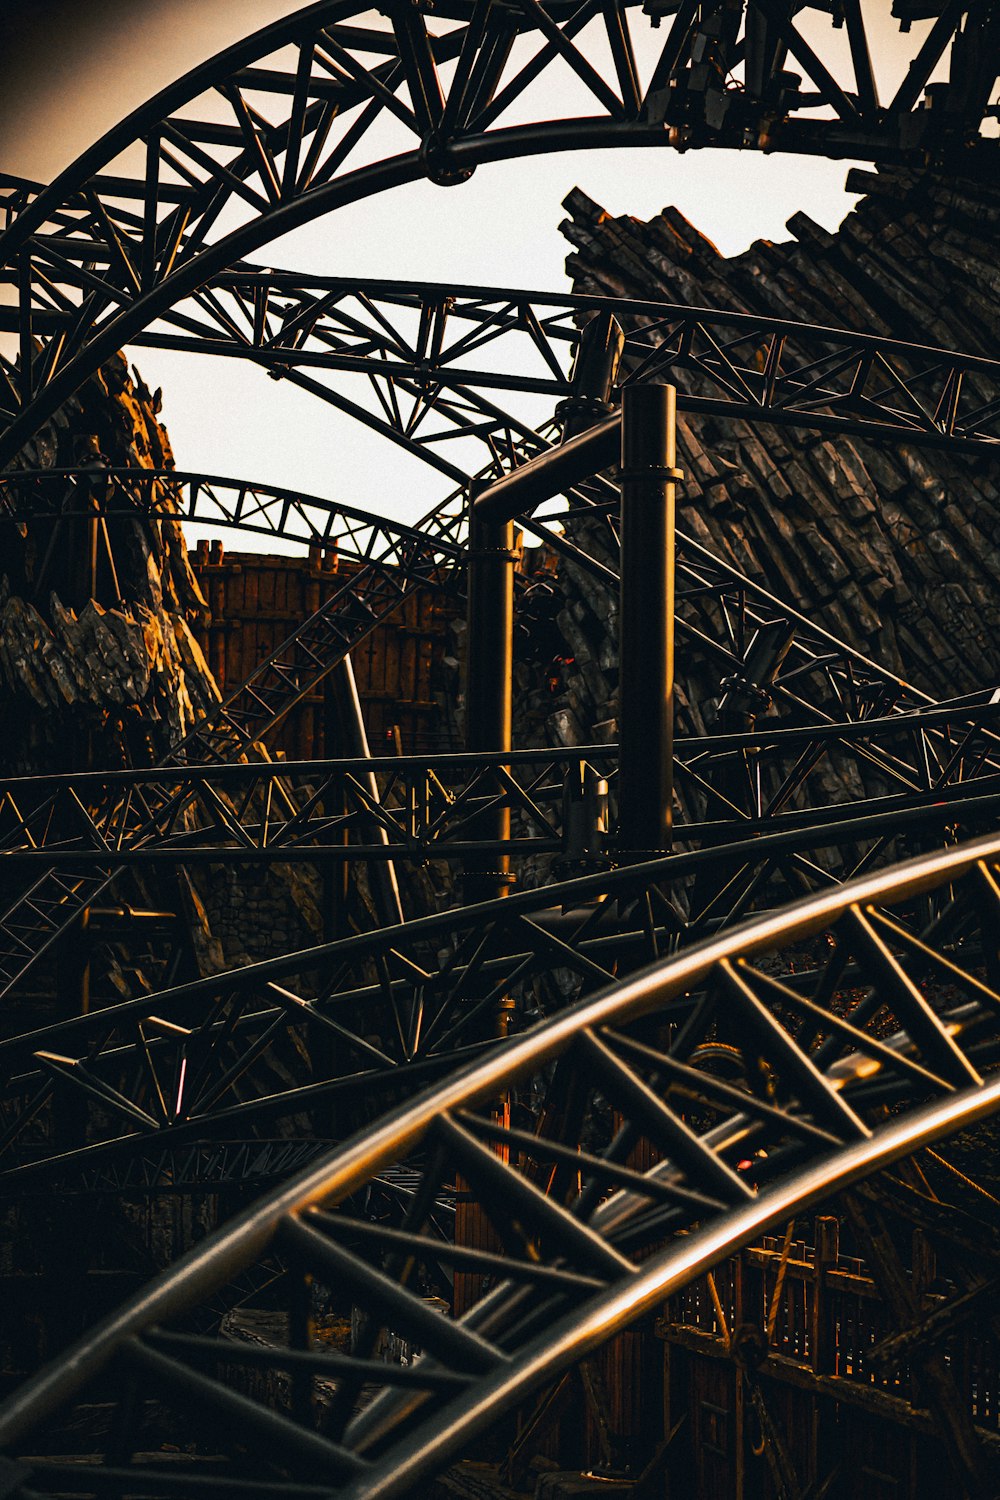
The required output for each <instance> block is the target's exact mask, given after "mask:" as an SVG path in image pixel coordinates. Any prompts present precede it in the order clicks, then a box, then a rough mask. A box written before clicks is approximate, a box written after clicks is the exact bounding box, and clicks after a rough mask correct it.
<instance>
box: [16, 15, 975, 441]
mask: <svg viewBox="0 0 1000 1500" xmlns="http://www.w3.org/2000/svg"><path fill="white" fill-rule="evenodd" d="M798 9H799V7H798V6H797V5H795V4H794V3H792V0H766V3H765V0H753V3H750V0H747V3H745V4H744V5H741V6H739V7H723V6H721V5H720V6H715V5H713V6H712V7H711V8H710V13H706V14H705V15H704V16H703V15H702V12H701V9H700V8H699V7H697V6H694V5H687V4H682V5H681V6H680V7H679V8H678V10H677V13H676V15H675V16H674V19H673V21H672V24H671V25H670V27H669V28H668V30H667V32H666V35H665V36H664V37H663V39H662V45H660V44H659V39H657V40H656V41H655V42H653V47H654V51H655V53H656V54H658V60H656V61H651V60H650V59H647V58H646V55H645V51H646V47H647V41H646V33H647V30H650V31H651V29H652V26H651V22H658V20H659V17H658V16H656V17H648V16H643V17H640V15H639V13H638V9H637V7H636V6H632V5H629V4H628V3H626V0H615V3H613V4H611V5H609V6H606V7H604V9H603V11H601V12H599V11H598V7H596V6H587V7H585V8H584V9H583V11H582V12H581V11H580V9H579V8H578V7H571V6H566V5H563V4H562V3H560V0H550V4H549V7H548V9H546V8H545V7H544V6H542V5H539V4H535V3H532V4H527V3H526V4H524V5H523V6H521V7H519V8H516V9H514V10H513V11H511V12H509V13H507V12H505V13H504V15H503V17H500V16H498V15H496V14H494V13H492V11H491V10H490V7H489V5H488V4H487V0H475V3H471V4H469V5H463V4H456V5H454V6H446V7H445V8H444V9H443V10H442V9H438V10H436V12H435V19H434V21H433V22H432V23H431V25H430V26H428V22H427V19H426V18H425V17H424V16H423V15H418V16H414V15H413V14H412V13H411V12H409V11H408V10H406V9H405V8H403V7H401V6H400V7H397V6H393V7H391V8H390V10H389V12H388V13H387V15H386V17H385V19H384V21H382V22H378V23H374V22H373V21H372V20H371V17H370V13H369V12H364V11H362V10H360V9H359V8H358V6H356V5H351V4H347V3H343V0H341V3H329V4H325V5H324V4H320V5H313V6H310V7H308V8H306V9H305V10H303V11H301V12H299V13H298V14H296V15H295V16H292V17H289V18H287V19H286V20H284V21H282V22H280V23H277V24H275V25H272V26H270V27H267V28H265V29H264V30H263V31H261V32H259V33H258V34H257V35H256V36H253V37H250V38H247V39H246V40H244V41H242V42H240V43H238V44H237V45H236V46H234V47H231V48H229V49H228V50H227V51H225V52H223V53H220V54H219V55H218V56H217V57H216V58H213V59H211V60H210V61H208V62H206V63H204V64H202V65H201V66H199V67H198V68H196V69H194V70H193V71H192V72H191V73H190V74H188V75H187V76H186V77H185V78H183V79H181V80H179V81H178V82H177V83H175V84H173V85H171V86H170V87H169V88H167V89H165V90H163V91H162V92H161V93H160V94H158V95H157V96H156V97H155V98H154V99H153V100H151V101H149V103H147V104H146V105H144V106H142V107H141V108H140V109H139V110H137V111H135V112H133V114H132V115H130V116H129V117H128V118H127V119H126V120H125V121H123V122H121V124H120V125H118V126H116V127H115V128H114V129H113V130H111V131H110V132H108V134H107V135H105V136H104V137H103V138H102V139H101V140H100V141H98V142H97V143H95V144H94V145H93V146H92V147H90V148H89V149H88V150H87V151H86V152H84V153H83V155H82V156H81V157H80V158H78V160H77V161H76V162H75V163H73V164H72V165H71V166H70V167H69V168H67V169H66V171H65V172H63V173H62V174H60V176H59V177H58V178H57V179H56V180H55V181H54V182H53V183H52V184H51V185H49V186H48V187H47V188H44V189H42V191H41V192H37V193H36V192H34V191H33V189H32V188H31V187H30V186H28V185H25V184H22V183H18V182H16V181H12V182H11V184H10V190H9V193H8V197H7V200H6V207H7V214H8V219H9V228H8V229H7V232H6V234H5V235H4V236H3V239H2V241H0V256H2V257H3V258H4V261H5V263H6V265H7V267H8V269H9V273H10V275H11V277H12V279H13V282H14V285H15V287H16V291H17V297H18V313H19V316H18V329H17V334H18V340H19V349H20V360H19V368H18V370H17V373H16V376H15V378H14V379H13V380H9V381H8V382H7V383H6V391H5V394H4V396H3V404H4V407H5V410H6V417H7V422H6V432H5V433H4V436H3V438H2V439H0V463H6V462H9V461H10V459H11V458H13V456H14V455H15V454H16V452H17V451H18V449H19V448H20V446H21V445H22V444H23V443H24V442H25V441H26V440H27V439H28V438H29V437H30V436H31V434H32V433H33V432H34V431H36V430H37V428H38V426H39V425H40V423H41V422H42V421H43V420H45V418H46V417H48V416H49V415H51V413H52V412H53V411H54V410H56V408H57V407H58V406H59V405H60V404H61V403H62V401H64V400H65V399H66V398H67V397H68V396H70V395H71V394H72V393H73V391H74V390H75V389H76V388H77V387H78V386H79V385H80V384H81V382H82V381H83V379H84V378H85V377H86V376H87V375H88V374H89V373H91V372H92V371H93V370H94V369H96V368H97V367H98V366H99V365H100V364H101V363H102V362H103V361H104V360H105V359H107V358H108V357H110V356H111V355H112V354H113V353H114V352H115V351H116V350H117V349H119V348H121V347H122V346H123V345H125V344H127V343H129V342H130V341H131V339H132V338H133V337H134V336H135V335H136V334H138V333H139V332H141V330H142V329H143V328H145V327H147V326H148V325H149V323H150V321H151V320H152V319H153V318H155V317H157V316H160V315H162V314H163V313H165V312H166V311H168V310H169V308H170V307H171V306H173V305H174V304H175V303H176V302H177V301H178V300H179V299H180V298H182V297H184V296H187V295H189V294H191V293H193V292H194V291H195V290H196V289H197V288H198V287H199V286H204V285H206V283H207V282H208V280H209V279H210V278H211V277H212V276H214V275H216V274H218V273H219V272H220V271H222V270H224V269H225V268H226V267H227V266H232V265H233V264H234V263H236V262H239V261H241V260H242V259H243V258H244V257H245V256H246V255H247V254H249V253H252V252H253V251H254V250H256V249H258V248H260V246H261V245H263V244H266V243H267V242H268V241H269V240H271V239H273V238H275V237H276V236H278V235H280V234H282V233H286V232H288V231H289V230H291V229H293V228H295V227H297V226H298V225H299V224H302V223H305V222H307V221H308V220H310V219H312V218H315V217H316V216H317V215H318V214H321V213H324V212H328V211H331V210H333V209H335V208H339V207H344V206H346V205H348V204H350V203H352V202H357V201H360V200H362V199H363V198H365V197H367V196H369V195H370V194H372V193H375V192H380V191H384V190H386V189H387V188H389V187H392V186H395V185H398V184H401V183H403V182H409V181H413V180H415V179H417V178H419V177H423V176H428V177H430V178H431V179H432V180H434V181H436V182H439V183H442V184H449V183H450V184H455V183H458V182H461V181H462V180H464V178H465V177H467V176H468V175H469V173H470V172H471V171H472V170H473V169H474V168H475V167H476V166H477V165H479V164H480V163H483V162H488V161H491V160H502V159H505V158H509V157H516V156H522V155H533V154H537V153H539V152H546V151H554V150H565V149H574V148H580V147H589V146H601V147H611V146H638V145H659V146H661V147H662V146H677V147H683V148H685V149H687V148H689V147H699V146H718V147H730V148H738V149H744V148H746V147H747V146H751V147H753V146H756V147H758V148H760V149H766V150H768V151H772V150H776V149H777V150H790V151H797V152H806V153H814V154H821V155H827V156H833V157H844V156H847V157H852V158H862V159H868V160H877V161H904V162H905V161H907V160H911V159H912V160H916V161H918V162H919V164H920V165H921V166H924V165H926V163H927V162H928V160H932V161H937V162H939V163H940V164H942V165H951V164H952V163H957V162H961V166H962V168H963V170H966V171H968V170H973V171H974V170H976V168H977V165H978V166H979V167H980V168H981V169H982V170H983V171H984V172H988V171H989V164H990V163H994V162H995V158H996V154H997V143H996V142H995V141H994V140H992V139H989V138H987V137H985V136H984V135H983V132H982V126H983V121H984V119H985V117H986V116H987V115H988V113H989V111H990V99H991V93H992V90H993V87H994V85H995V81H996V76H997V71H996V70H997V64H996V57H997V56H998V55H1000V48H998V46H997V40H998V27H1000V22H998V19H997V16H996V11H995V8H994V7H993V6H991V5H990V4H989V3H988V0H969V3H968V4H967V5H965V6H954V7H950V8H949V10H948V11H947V12H942V14H941V16H940V17H939V18H938V23H937V25H936V26H935V28H934V31H933V38H932V42H931V43H930V44H929V45H927V46H925V47H922V48H921V47H919V46H918V45H917V43H916V41H915V42H914V57H913V61H912V66H911V68H910V70H909V72H908V74H907V78H906V80H905V81H904V83H903V84H902V85H901V87H900V88H899V89H898V90H897V92H896V94H895V97H894V98H893V100H892V101H891V102H890V103H889V104H888V105H887V106H886V105H883V104H882V103H880V101H879V100H878V97H877V89H876V86H875V78H874V74H873V71H872V66H871V62H870V54H869V50H868V37H867V34H866V21H865V19H864V16H863V14H862V12H861V8H860V6H854V7H853V13H852V27H853V41H852V47H851V52H850V57H851V62H850V64H849V65H847V66H846V69H840V70H839V71H841V73H842V74H843V76H842V78H840V79H838V77H837V76H835V74H836V72H837V71H838V67H837V65H834V70H833V71H831V68H830V67H829V66H827V65H826V64H825V63H824V62H823V60H822V59H821V58H820V57H819V56H818V54H817V53H816V51H815V50H814V48H813V46H812V45H810V43H809V41H808V40H807V39H806V37H805V36H804V35H803V33H802V31H801V29H800V27H799V25H798V16H797V12H798ZM588 22H594V23H596V30H597V31H598V32H600V33H602V35H601V38H600V40H602V41H604V42H605V44H606V45H609V52H610V57H609V55H608V53H604V54H603V55H602V54H601V53H600V52H598V51H597V50H595V47H594V46H593V45H591V43H592V41H593V40H594V39H593V38H589V37H588V33H587V23H588ZM745 23H746V24H745ZM640 33H641V34H640ZM650 40H651V41H652V39H651V38H650ZM518 42H520V43H521V44H522V48H523V50H524V52H525V53H526V55H525V56H523V57H522V56H521V55H520V54H519V52H518V50H517V49H516V48H515V43H518ZM951 42H954V43H955V45H954V46H953V47H952V54H951V63H950V72H951V77H950V79H949V82H948V83H947V84H946V85H937V86H936V87H937V89H938V91H939V93H940V91H941V90H942V89H943V90H944V91H945V92H946V93H947V97H948V106H947V107H943V106H942V104H941V101H940V98H939V97H938V96H935V106H934V108H933V109H927V108H923V107H920V106H921V104H922V98H921V96H922V95H923V93H924V89H925V87H926V86H927V85H928V84H929V83H930V79H931V76H932V73H933V70H934V68H935V66H936V65H937V63H938V61H939V59H940V57H941V56H942V54H943V53H944V51H945V50H946V49H947V48H948V46H949V43H951ZM640 43H641V46H640ZM637 47H639V51H638V52H637V51H636V48H637ZM874 50H875V53H876V55H877V48H875V49H874ZM791 58H794V60H795V66H796V67H797V68H799V69H801V75H800V76H803V77H805V78H807V79H808V83H807V85H806V87H805V88H801V89H800V88H798V87H792V86H791V85H790V77H791V75H790V73H789V70H788V69H787V67H786V63H787V62H788V61H789V60H790V59H791ZM451 62H454V63H455V70H454V73H453V74H450V75H449V74H448V73H446V72H443V71H441V69H442V67H443V65H445V64H450V63H451ZM567 63H568V65H569V67H570V68H571V69H573V71H574V72H575V74H576V79H577V81H578V82H579V83H580V84H582V86H583V90H584V93H585V95H586V96H587V100H588V102H587V104H586V105H585V109H590V110H596V113H590V114H586V113H585V114H582V115H581V116H580V117H579V118H574V119H560V118H555V119H550V120H548V121H544V120H543V121H542V122H541V123H529V124H524V125H510V124H509V123H505V121H506V119H507V118H509V117H508V116H507V110H508V109H510V108H512V107H513V108H518V107H521V108H523V107H524V105H525V104H526V103H528V102H529V101H531V100H532V99H533V98H534V99H535V105H534V107H535V108H538V105H539V104H541V106H542V113H544V109H545V92H546V85H547V82H548V79H549V78H550V77H551V76H552V74H553V73H554V72H556V71H557V70H558V69H561V68H564V67H565V66H566V65H567ZM741 67H742V69H743V76H742V79H740V77H739V70H740V68H741ZM539 78H541V79H542V83H541V85H540V88H539V90H538V91H537V92H536V95H535V96H533V95H532V93H531V88H532V85H534V84H535V83H536V82H537V80H538V79H539ZM206 96H207V98H208V99H210V100H211V101H212V103H211V104H209V103H208V102H207V100H206ZM220 97H221V98H222V99H223V100H225V101H226V104H227V114H226V117H225V119H224V120H219V119H218V118H217V112H216V110H215V108H214V106H215V103H216V102H217V101H218V99H219V98H220ZM229 112H231V117H230V113H229ZM824 112H827V113H828V114H829V116H830V117H829V118H824V117H823V115H824ZM529 114H530V109H529ZM201 115H205V116H206V118H201V117H200V116H201ZM386 126H387V127H388V134H387V135H386V134H385V130H384V127H386ZM383 139H384V140H385V141H386V142H387V144H388V149H389V151H390V153H391V154H389V155H387V156H385V155H383V154H382V153H383V151H384V150H385V149H386V148H385V146H384V145H383V144H381V142H382V141H383ZM372 147H374V149H372ZM129 148H132V150H133V152H135V153H141V156H140V160H141V161H142V163H143V165H142V167H141V168H138V169H133V170H131V171H130V170H129V168H128V167H127V166H126V167H124V168H123V167H122V161H123V160H125V161H127V160H128V153H129ZM234 220H235V227H229V226H231V225H233V223H234ZM222 224H226V226H227V228H226V229H225V230H222V229H220V227H219V226H220V225H222ZM53 312H56V313H60V312H61V313H69V314H70V324H69V327H68V329H66V330H64V332H63V333H61V334H58V335H55V336H47V335H46V334H45V332H44V329H41V330H40V329H38V328H37V327H36V321H35V320H36V315H38V314H40V315H41V316H42V318H43V319H44V318H46V317H48V316H49V315H50V314H51V313H53ZM39 333H40V334H41V339H42V343H41V348H38V347H37V346H36V343H35V340H36V338H37V337H38V336H39Z"/></svg>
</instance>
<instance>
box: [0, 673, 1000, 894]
mask: <svg viewBox="0 0 1000 1500" xmlns="http://www.w3.org/2000/svg"><path fill="white" fill-rule="evenodd" d="M998 724H1000V690H996V691H994V692H992V693H983V694H981V695H978V701H977V700H976V699H973V700H963V702H962V703H961V704H959V705H957V706H954V707H951V706H942V707H932V708H927V709H918V710H910V711H908V712H901V713H896V714H890V715H888V716H885V717H875V718H862V719H859V720H853V721H846V722H842V723H836V722H828V723H823V724H811V725H809V726H808V727H805V728H784V729H781V728H775V729H773V730H768V729H767V727H766V726H765V727H764V728H762V729H761V731H759V732H755V733H751V734H730V735H725V734H722V735H704V736H699V737H698V738H696V739H692V740H688V741H684V740H677V741H675V745H674V751H675V762H674V763H675V776H676V784H677V790H678V794H679V799H680V802H681V806H682V809H683V811H684V812H686V813H687V816H686V817H681V818H678V819H677V820H676V821H675V825H674V826H675V838H676V848H677V849H678V850H679V851H684V850H687V849H695V848H708V847H711V846H712V845H713V844H722V843H725V844H727V845H729V846H730V847H731V848H738V847H739V846H740V842H741V839H742V840H749V839H751V838H753V839H758V838H760V837H761V836H762V835H764V834H771V833H778V832H781V831H782V830H783V829H784V828H789V827H797V828H800V829H805V828H812V829H816V828H817V827H819V826H821V825H823V824H825V823H826V824H829V823H837V824H838V826H841V827H843V826H846V824H847V823H848V822H849V821H850V820H851V819H863V820H865V821H867V820H869V819H873V820H876V821H875V822H873V823H872V825H871V826H872V827H882V826H886V825H885V824H884V823H882V822H879V821H878V820H880V819H882V818H886V819H887V818H890V817H896V818H897V822H896V825H895V826H896V827H897V828H899V829H900V830H902V828H903V827H905V826H906V824H907V823H908V822H910V821H913V820H919V821H920V822H921V823H922V825H923V826H926V827H929V826H931V825H932V824H933V823H934V821H935V820H937V821H938V822H939V823H940V824H941V825H942V826H943V825H945V824H946V823H949V822H958V821H960V820H962V821H964V820H965V819H967V818H968V817H969V816H977V815H982V809H984V808H985V807H986V806H987V805H988V803H989V799H990V798H992V797H993V796H994V794H995V793H996V791H997V789H998V788H1000V738H998V736H997V733H996V727H997V725H998ZM831 759H832V761H833V764H834V765H835V767H836V770H837V774H838V775H839V776H840V777H842V778H843V780H844V783H845V789H844V800H842V801H839V802H838V801H835V800H831V797H830V791H829V788H828V787H826V786H824V787H823V788H820V789H817V790H815V791H814V790H813V783H812V781H811V778H812V777H813V776H815V774H816V773H817V771H819V770H820V769H822V768H825V767H826V766H827V765H828V764H829V763H830V761H831ZM617 769H618V747H617V746H616V745H588V746H581V747H578V748H574V749H568V750H522V751H515V752H513V753H504V752H493V753H485V754H479V755H471V754H442V755H434V756H369V757H366V758H365V759H363V760H328V761H323V760H311V761H299V762H287V761H282V762H280V763H277V764H275V763H272V762H268V761H249V762H237V763H233V764H229V765H226V764H223V765H215V766H179V767H166V768H163V769H161V770H156V771H117V772H114V771H112V772H108V771H89V772H81V773H75V774H74V773H70V774H64V775H59V776H33V777H23V778H15V779H12V780H7V781H4V780H2V779H0V870H2V869H3V868H4V867H5V866H6V867H7V868H10V866H11V865H13V866H14V867H17V868H20V867H24V866H27V867H28V868H30V867H31V866H33V865H37V864H50V863H53V864H54V863H58V864H63V863H69V864H71V865H72V866H73V868H74V869H76V870H82V869H86V868H87V867H88V865H90V866H97V865H107V864H108V863H110V862H114V863H115V864H116V865H118V866H119V867H122V866H124V865H127V864H135V863H142V864H146V863H156V862H162V861H166V862H179V863H185V864H188V863H191V864H195V863H215V862H218V863H226V864H229V863H231V862H232V861H233V860H237V861H240V862H245V863H252V864H254V865H261V864H264V863H276V862H281V863H285V862H288V861H291V860H305V861H309V862H320V863H322V864H323V865H324V866H326V865H328V864H329V863H330V862H331V861H332V862H337V861H348V862H351V861H356V860H369V859H391V860H405V861H407V862H409V863H414V864H422V863H424V862H425V861H427V860H429V859H447V860H462V859H465V858H466V857H467V856H468V855H469V854H471V853H476V852H482V853H491V854H513V855H517V856H520V857H521V858H529V859H530V858H537V857H538V856H542V855H560V856H562V857H563V859H570V860H576V861H578V862H581V863H586V862H588V861H589V862H591V863H596V864H600V863H601V862H602V861H605V860H609V859H613V858H614V856H615V840H614V826H615V819H614V812H613V808H614V802H615V787H616V778H617ZM373 775H374V776H375V777H376V778H377V784H378V797H377V799H376V798H374V797H373V795H372V789H371V777H372V776H373ZM852 782H853V785H854V786H855V787H857V788H863V791H862V793H861V797H860V803H859V801H858V800H856V799H855V798H852V797H851V795H850V791H849V790H848V787H849V786H850V785H851V783H852ZM588 787H589V788H590V789H591V790H590V792H589V795H590V797H591V799H592V800H591V811H590V814H589V816H590V820H591V821H590V825H589V826H587V827H581V826H580V823H579V817H577V818H576V819H574V812H573V809H574V807H575V805H576V804H583V803H584V802H585V799H586V798H587V796H588ZM609 802H610V806H609ZM498 806H503V807H505V808H507V809H508V810H509V811H510V813H511V815H512V819H513V828H512V835H511V838H510V839H507V840H503V841H496V840H494V839H491V838H490V837H489V834H488V833H486V832H484V831H483V828H484V824H485V827H486V828H489V826H490V820H489V819H488V818H487V819H484V817H483V814H484V813H489V812H491V811H494V810H495V809H496V808H497V807H498ZM567 814H568V816H567ZM373 827H378V829H379V831H380V833H381V835H382V839H381V841H380V842H373V840H372V832H371V831H372V828H373ZM348 840H350V841H349V842H348Z"/></svg>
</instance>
